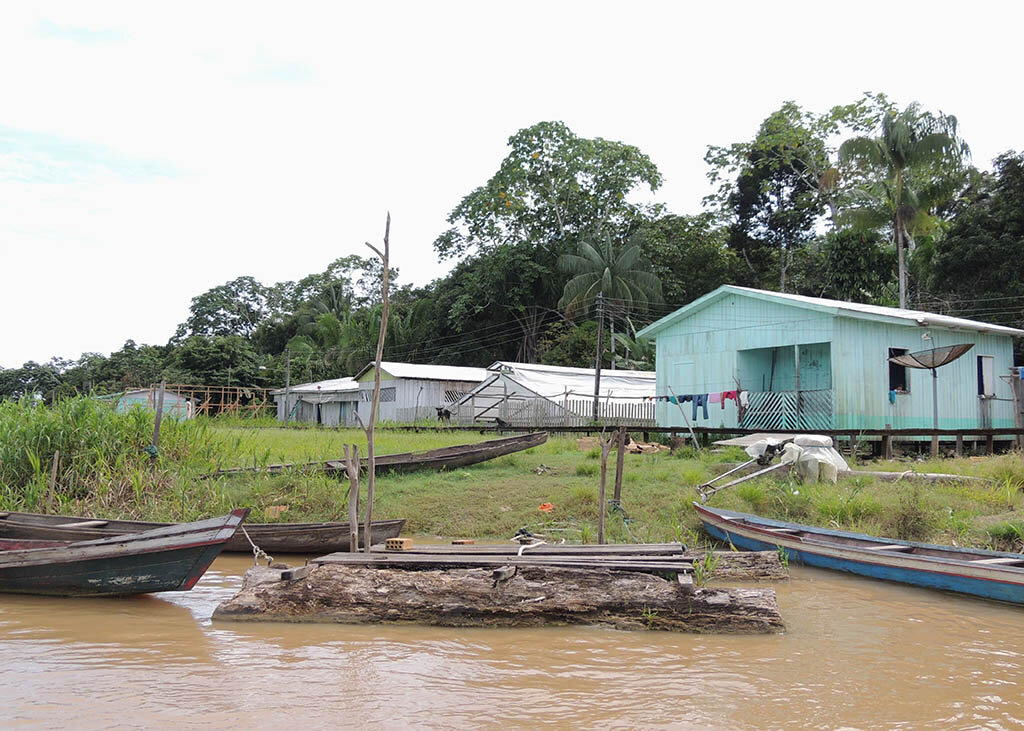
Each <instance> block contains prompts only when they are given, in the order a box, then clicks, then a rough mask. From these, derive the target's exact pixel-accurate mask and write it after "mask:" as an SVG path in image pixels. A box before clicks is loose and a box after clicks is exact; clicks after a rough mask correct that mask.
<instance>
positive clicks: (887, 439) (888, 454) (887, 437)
mask: <svg viewBox="0 0 1024 731" xmlns="http://www.w3.org/2000/svg"><path fill="white" fill-rule="evenodd" d="M885 429H886V433H885V434H883V435H882V459H892V434H890V433H889V431H888V430H889V429H892V424H886V425H885Z"/></svg>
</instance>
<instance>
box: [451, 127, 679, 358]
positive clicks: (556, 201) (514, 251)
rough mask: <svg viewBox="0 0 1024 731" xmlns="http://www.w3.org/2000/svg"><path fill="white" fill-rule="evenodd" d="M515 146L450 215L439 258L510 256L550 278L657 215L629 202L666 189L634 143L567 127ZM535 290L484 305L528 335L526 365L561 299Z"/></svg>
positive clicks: (536, 130) (551, 288) (519, 137)
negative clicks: (583, 253)
mask: <svg viewBox="0 0 1024 731" xmlns="http://www.w3.org/2000/svg"><path fill="white" fill-rule="evenodd" d="M508 145H509V148H510V152H509V154H508V156H507V157H506V158H505V159H504V160H503V161H502V163H501V165H500V166H499V168H498V171H497V172H496V173H495V174H494V175H493V176H492V177H491V178H490V180H488V181H487V182H486V183H485V184H484V185H482V186H480V187H479V188H477V189H476V190H474V191H473V192H471V193H470V194H469V195H467V196H466V197H465V198H463V199H462V201H461V202H460V203H459V204H458V205H457V206H456V207H455V209H454V210H453V211H452V212H451V214H450V215H449V217H448V222H449V223H450V224H452V228H450V229H449V230H447V231H445V232H444V233H443V234H441V236H439V237H438V238H437V240H436V241H435V242H434V248H435V250H436V251H437V252H438V254H439V255H440V256H441V257H444V258H449V257H458V256H465V255H467V254H470V253H473V252H476V253H477V254H478V255H483V254H489V253H492V252H497V251H498V250H501V249H506V250H508V253H509V254H510V255H511V256H512V258H516V259H518V260H521V261H529V262H532V263H533V265H534V266H535V267H540V268H543V269H546V270H547V271H548V272H551V271H553V270H554V269H555V266H556V261H557V258H558V257H559V256H560V255H562V254H565V253H569V252H572V251H573V250H574V249H575V248H576V246H577V244H578V242H579V241H580V240H581V238H582V237H583V236H584V235H588V236H603V235H604V234H605V233H609V234H611V235H612V236H613V237H616V238H618V237H622V236H625V235H628V233H629V232H630V231H631V230H632V229H633V228H635V226H636V225H637V223H638V222H639V221H641V220H645V219H646V218H649V217H650V216H651V215H653V214H654V213H655V212H656V211H657V210H658V207H657V206H653V205H648V204H643V203H638V202H634V201H633V200H631V197H630V194H631V193H632V192H633V191H634V190H636V189H638V188H642V187H645V188H647V189H649V190H651V191H654V190H656V189H657V188H658V187H659V186H660V185H661V174H660V173H659V172H658V169H657V167H655V165H654V163H653V162H651V160H650V159H649V158H648V157H647V156H646V155H644V154H643V153H642V152H640V150H638V149H637V148H636V147H633V146H632V145H627V144H624V143H622V142H614V141H609V140H604V139H601V138H600V137H597V138H593V139H587V138H583V137H579V136H577V135H576V134H574V133H573V132H572V131H571V130H570V129H569V128H568V127H566V126H565V125H564V124H563V123H561V122H540V123H538V124H535V125H533V126H532V127H528V128H526V129H522V130H520V131H519V132H517V133H516V134H515V135H513V136H512V137H510V138H509V141H508ZM505 258H507V257H505ZM511 273H512V274H514V272H511ZM533 285H536V286H533ZM533 285H531V286H528V287H517V289H518V290H519V291H520V292H521V293H522V294H523V295H524V297H523V298H522V299H518V300H517V299H515V298H514V297H513V295H512V293H509V292H505V291H502V290H497V289H491V290H490V291H489V293H487V297H488V299H491V300H494V302H492V303H487V304H494V305H495V306H498V307H502V308H504V309H505V310H506V312H507V313H508V315H510V316H511V317H513V318H514V319H515V320H516V322H517V323H518V324H519V327H520V329H521V330H522V331H523V342H524V345H525V347H524V349H523V354H522V355H523V358H524V359H525V360H533V359H534V358H535V356H536V346H537V342H538V338H539V334H540V332H541V330H542V327H543V325H544V322H545V316H546V314H547V313H549V312H550V311H551V310H553V309H554V306H555V303H556V301H557V300H558V297H559V295H560V292H559V289H558V287H557V282H556V280H555V278H554V277H551V276H541V277H538V278H536V279H535V281H534V282H533ZM483 304H485V303H480V302H476V303H473V304H472V306H473V307H478V306H482V305H483Z"/></svg>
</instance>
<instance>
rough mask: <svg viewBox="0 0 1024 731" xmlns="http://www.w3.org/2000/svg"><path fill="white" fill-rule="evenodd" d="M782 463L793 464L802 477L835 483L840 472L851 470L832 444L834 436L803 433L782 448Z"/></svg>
mask: <svg viewBox="0 0 1024 731" xmlns="http://www.w3.org/2000/svg"><path fill="white" fill-rule="evenodd" d="M781 461H782V464H792V465H793V468H794V469H795V470H796V472H797V474H798V475H800V477H801V479H804V480H808V481H810V482H817V481H818V480H827V481H828V482H832V483H835V481H836V480H837V479H838V478H839V473H840V472H849V471H850V465H848V464H846V460H845V459H843V456H842V455H841V454H839V452H837V451H836V449H835V448H834V447H833V446H832V438H831V437H825V436H820V435H817V434H801V435H800V436H798V437H795V438H794V439H793V442H792V443H791V444H787V445H786V446H785V447H784V448H783V450H782V460H781Z"/></svg>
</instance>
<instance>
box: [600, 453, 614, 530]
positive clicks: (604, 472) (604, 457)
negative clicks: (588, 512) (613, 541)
mask: <svg viewBox="0 0 1024 731" xmlns="http://www.w3.org/2000/svg"><path fill="white" fill-rule="evenodd" d="M600 439H601V488H600V489H599V490H598V492H597V542H598V543H601V544H603V543H604V512H605V511H604V507H605V501H606V495H607V494H608V493H607V490H606V487H607V484H608V453H609V452H611V451H612V439H613V437H612V436H611V435H608V438H607V439H605V438H604V436H603V435H602V436H601V437H600Z"/></svg>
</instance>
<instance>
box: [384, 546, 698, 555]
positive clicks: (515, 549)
mask: <svg viewBox="0 0 1024 731" xmlns="http://www.w3.org/2000/svg"><path fill="white" fill-rule="evenodd" d="M521 548H522V549H523V555H524V556H534V555H537V554H540V555H554V556H584V555H602V554H604V555H638V556H652V555H658V554H661V555H666V554H679V553H682V552H683V547H682V544H679V543H611V544H605V545H603V546H599V545H595V544H586V545H581V544H574V543H561V544H557V543H556V544H550V543H542V544H540V545H537V546H532V547H531V546H526V547H523V546H518V545H512V544H500V543H496V544H486V543H477V544H476V545H470V546H453V545H446V544H438V545H434V546H430V545H417V546H415V547H413V548H412V550H410V551H405V553H406V554H429V555H438V556H445V555H460V554H461V555H498V556H515V555H516V554H517V553H519V550H520V549H521ZM384 551H385V548H384V546H381V545H377V546H374V547H373V548H372V549H371V552H372V553H384Z"/></svg>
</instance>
